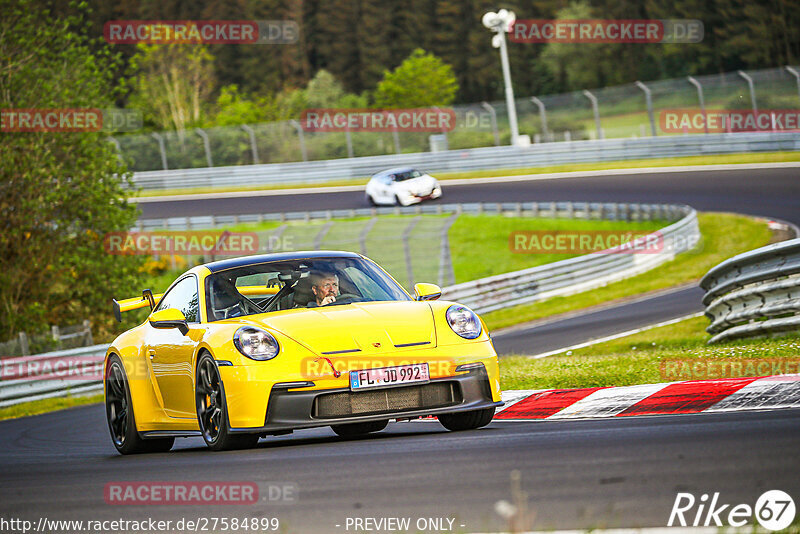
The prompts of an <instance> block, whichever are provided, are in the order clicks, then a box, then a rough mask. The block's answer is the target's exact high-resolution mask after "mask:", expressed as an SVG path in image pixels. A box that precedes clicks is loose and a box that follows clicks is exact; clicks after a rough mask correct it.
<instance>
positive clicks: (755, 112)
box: [736, 70, 758, 118]
mask: <svg viewBox="0 0 800 534" xmlns="http://www.w3.org/2000/svg"><path fill="white" fill-rule="evenodd" d="M736 73H737V74H738V75H739V76H741V77H742V78H744V79H745V81H746V82H747V86H748V87H749V88H750V103H751V104H752V105H753V115H758V107H757V106H756V88H755V86H754V85H753V78H751V77H750V76H748V75H747V73H746V72H744V71H743V70H738V71H736ZM753 118H755V117H753Z"/></svg>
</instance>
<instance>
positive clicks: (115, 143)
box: [108, 136, 125, 163]
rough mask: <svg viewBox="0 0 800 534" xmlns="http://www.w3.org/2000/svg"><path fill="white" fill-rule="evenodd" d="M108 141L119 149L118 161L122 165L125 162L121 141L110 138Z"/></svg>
mask: <svg viewBox="0 0 800 534" xmlns="http://www.w3.org/2000/svg"><path fill="white" fill-rule="evenodd" d="M108 140H109V141H111V142H112V143H114V146H115V147H117V159H118V160H119V162H120V163H124V162H125V160H124V158H123V157H122V146H121V145H120V144H119V141H117V139H116V138H115V137H112V136H108Z"/></svg>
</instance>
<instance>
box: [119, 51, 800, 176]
mask: <svg viewBox="0 0 800 534" xmlns="http://www.w3.org/2000/svg"><path fill="white" fill-rule="evenodd" d="M798 73H800V67H796V68H795V67H791V66H787V67H785V68H780V69H765V70H757V71H748V72H746V73H745V72H742V71H738V72H728V73H722V74H714V75H706V76H696V77H691V76H690V77H687V78H674V79H669V80H659V81H654V82H646V83H641V82H636V83H632V84H626V85H620V86H616V87H606V88H602V89H593V90H591V91H575V92H571V93H563V94H557V95H539V96H531V97H525V98H519V99H517V100H516V108H517V115H518V121H519V129H520V133H521V134H527V135H529V136H530V137H531V139H532V140H533V142H534V143H540V142H557V141H574V140H585V139H599V138H603V139H611V138H630V137H648V136H652V135H680V134H676V133H675V132H664V131H663V130H662V129H661V127H660V125H659V112H661V111H663V110H666V109H679V108H680V109H682V108H703V107H704V108H705V109H708V110H713V109H750V108H752V107H753V106H754V105H755V106H756V107H757V108H758V109H798V108H800V74H798ZM751 81H752V91H751V83H750V82H751ZM595 102H596V107H595V105H594V103H595ZM453 110H454V112H455V117H456V126H455V128H454V129H453V130H451V131H449V132H442V133H440V134H431V133H426V132H352V133H346V132H308V131H304V130H303V128H302V126H301V124H300V123H299V122H298V121H294V120H292V121H284V122H272V123H263V124H250V125H243V126H227V127H217V128H206V129H194V130H186V131H181V132H160V133H159V132H154V133H146V134H131V135H124V136H123V135H120V136H117V137H115V138H111V140H112V141H113V142H114V143H115V144H116V145H117V147H118V149H119V151H120V154H121V156H122V157H123V158H124V159H125V160H126V161H129V162H130V163H131V168H132V170H133V171H135V172H140V171H152V170H169V169H191V168H203V167H225V166H234V165H254V164H266V163H288V162H297V161H318V160H329V159H340V158H351V157H363V156H378V155H386V154H410V153H419V152H428V151H437V150H446V149H449V150H453V149H467V148H479V147H487V146H494V145H507V144H509V142H510V133H509V130H508V110H507V109H506V105H505V102H499V101H498V102H482V103H474V104H466V105H460V106H455V107H454V108H453Z"/></svg>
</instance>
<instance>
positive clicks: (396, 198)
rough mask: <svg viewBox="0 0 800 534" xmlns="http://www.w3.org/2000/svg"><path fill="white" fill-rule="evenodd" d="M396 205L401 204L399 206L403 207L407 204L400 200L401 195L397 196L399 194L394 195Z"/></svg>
mask: <svg viewBox="0 0 800 534" xmlns="http://www.w3.org/2000/svg"><path fill="white" fill-rule="evenodd" d="M394 205H395V206H399V207H401V208H402V207H404V206H405V204H403V203H402V202H401V201H400V197H399V196H397V195H395V196H394Z"/></svg>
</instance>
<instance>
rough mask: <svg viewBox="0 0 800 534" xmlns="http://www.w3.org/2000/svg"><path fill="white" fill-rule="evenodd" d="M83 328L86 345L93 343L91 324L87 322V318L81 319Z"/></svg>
mask: <svg viewBox="0 0 800 534" xmlns="http://www.w3.org/2000/svg"><path fill="white" fill-rule="evenodd" d="M83 328H84V329H85V330H86V345H87V346H91V345H94V338H93V337H92V324H91V323H90V322H89V319H84V320H83Z"/></svg>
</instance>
